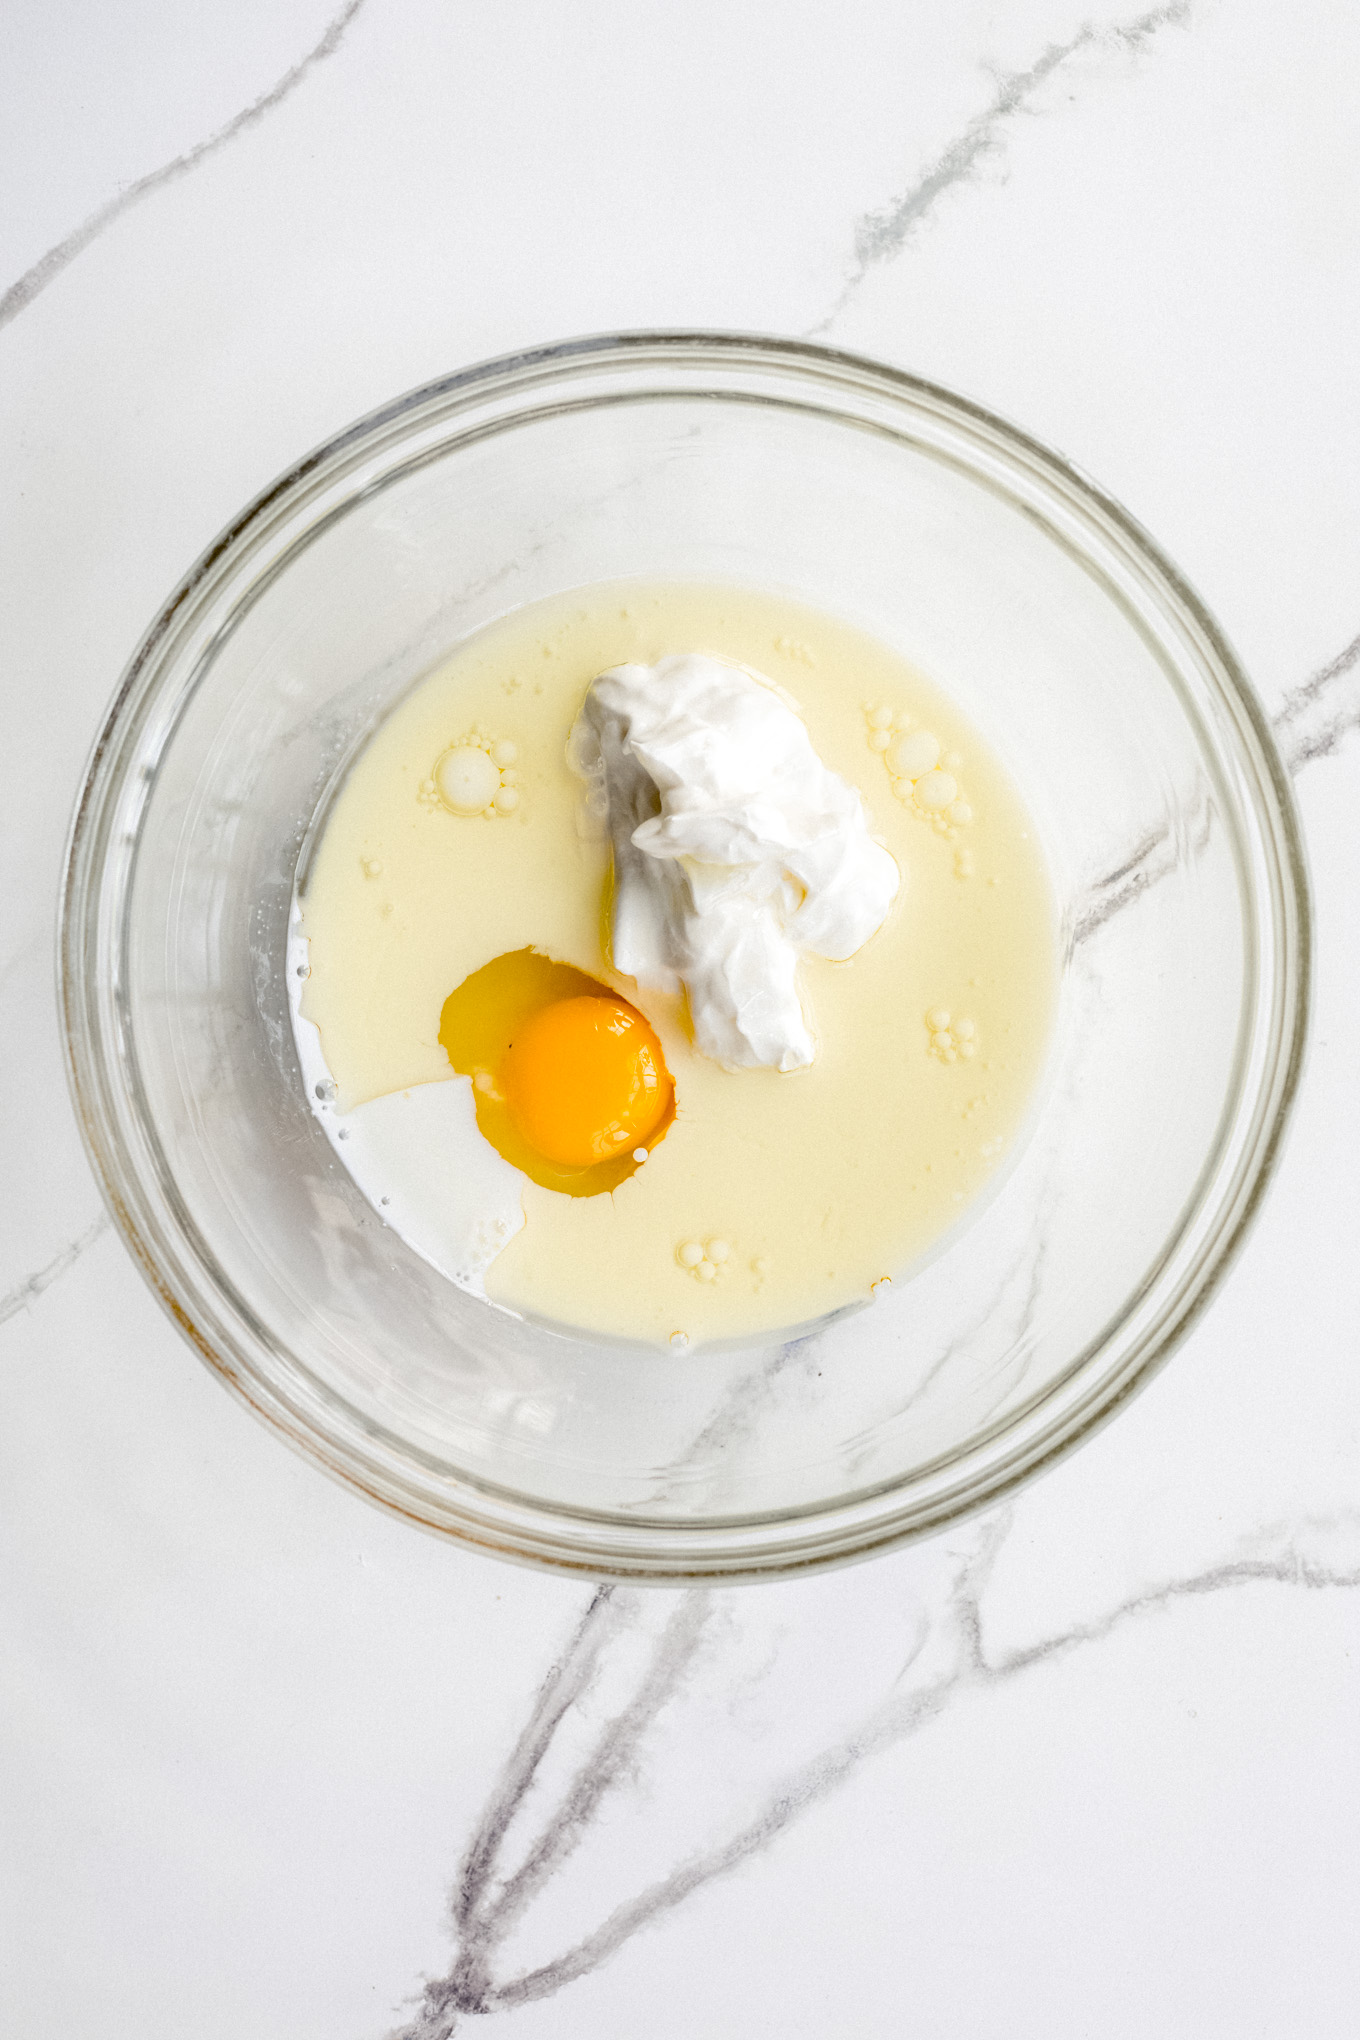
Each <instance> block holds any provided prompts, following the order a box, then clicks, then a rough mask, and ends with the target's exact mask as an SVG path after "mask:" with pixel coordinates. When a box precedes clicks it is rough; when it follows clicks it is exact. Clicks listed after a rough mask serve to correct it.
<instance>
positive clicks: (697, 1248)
mask: <svg viewBox="0 0 1360 2040" xmlns="http://www.w3.org/2000/svg"><path fill="white" fill-rule="evenodd" d="M675 1258H676V1260H677V1261H678V1262H679V1263H680V1266H681V1267H682V1268H683V1269H684V1270H685V1273H686V1274H687V1275H692V1276H693V1277H694V1279H695V1281H696V1282H716V1281H717V1279H718V1277H719V1275H725V1274H727V1272H728V1270H729V1269H730V1268H731V1266H732V1249H731V1247H730V1246H729V1245H728V1244H727V1241H726V1240H685V1241H683V1242H682V1243H681V1245H680V1246H678V1247H677V1248H676V1250H675Z"/></svg>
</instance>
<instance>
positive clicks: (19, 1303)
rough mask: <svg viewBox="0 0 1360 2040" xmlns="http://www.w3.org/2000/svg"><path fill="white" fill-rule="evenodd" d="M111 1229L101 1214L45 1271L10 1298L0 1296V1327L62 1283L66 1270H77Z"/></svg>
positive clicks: (36, 1275) (31, 1278) (37, 1272)
mask: <svg viewBox="0 0 1360 2040" xmlns="http://www.w3.org/2000/svg"><path fill="white" fill-rule="evenodd" d="M108 1229H109V1215H108V1213H107V1211H101V1212H100V1214H99V1216H98V1218H97V1219H96V1220H95V1221H94V1224H93V1225H87V1226H86V1228H85V1230H84V1232H83V1233H80V1234H78V1235H77V1237H76V1238H75V1239H73V1240H69V1241H68V1242H67V1244H66V1245H65V1246H64V1247H63V1248H62V1250H61V1252H60V1253H59V1254H54V1255H53V1256H52V1259H51V1260H50V1261H48V1262H47V1263H46V1265H45V1266H44V1267H41V1268H39V1269H37V1270H36V1271H35V1272H34V1273H33V1274H32V1275H28V1276H26V1277H25V1278H24V1280H23V1281H22V1282H21V1283H20V1284H19V1285H18V1287H17V1288H16V1289H11V1290H10V1292H9V1294H8V1296H0V1325H3V1324H4V1323H5V1322H6V1320H7V1319H9V1318H12V1317H16V1316H17V1315H18V1313H19V1312H20V1311H21V1310H27V1309H28V1307H29V1305H30V1304H31V1303H36V1302H37V1300H38V1298H39V1297H40V1296H41V1295H42V1293H43V1291H44V1290H45V1289H50V1288H51V1287H52V1284H53V1283H54V1282H60V1280H61V1278H62V1276H63V1275H64V1274H65V1273H66V1271H67V1269H68V1268H74V1267H75V1265H76V1262H77V1261H78V1260H79V1259H80V1257H81V1255H82V1254H83V1253H84V1252H85V1249H86V1248H87V1247H92V1246H93V1245H94V1243H95V1241H96V1240H97V1239H98V1238H99V1237H100V1235H101V1234H102V1233H105V1232H107V1231H108Z"/></svg>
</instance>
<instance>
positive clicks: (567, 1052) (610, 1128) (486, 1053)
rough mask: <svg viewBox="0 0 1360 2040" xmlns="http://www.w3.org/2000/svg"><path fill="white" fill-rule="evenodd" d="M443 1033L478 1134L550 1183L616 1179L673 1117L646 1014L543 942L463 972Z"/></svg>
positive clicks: (584, 1188) (567, 1187) (668, 1084)
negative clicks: (467, 1084)
mask: <svg viewBox="0 0 1360 2040" xmlns="http://www.w3.org/2000/svg"><path fill="white" fill-rule="evenodd" d="M439 1039H440V1041H441V1042H442V1044H443V1046H444V1050H445V1052H446V1054H447V1055H448V1058H449V1061H450V1063H451V1064H452V1066H453V1068H454V1069H455V1070H457V1071H458V1072H459V1074H460V1075H462V1076H467V1077H471V1079H472V1095H473V1100H474V1103H475V1105H476V1111H477V1124H478V1126H479V1127H480V1129H481V1131H482V1134H483V1136H484V1137H485V1138H486V1139H487V1140H489V1141H490V1143H491V1145H492V1147H494V1148H495V1149H496V1151H497V1153H498V1154H502V1155H504V1157H505V1159H506V1161H507V1162H512V1163H513V1164H514V1166H515V1167H516V1168H517V1169H521V1170H523V1172H524V1174H525V1175H526V1176H528V1177H529V1178H530V1180H531V1181H532V1182H535V1183H539V1184H541V1185H542V1187H543V1188H544V1189H545V1190H558V1191H561V1192H562V1193H563V1194H564V1195H566V1196H568V1197H598V1196H600V1195H601V1194H602V1193H604V1192H606V1191H612V1190H617V1189H618V1188H619V1186H620V1185H621V1184H623V1183H625V1182H627V1180H628V1178H629V1177H630V1176H633V1175H636V1173H637V1170H638V1168H639V1166H640V1163H639V1160H638V1157H639V1155H640V1156H641V1158H642V1160H643V1161H645V1160H646V1159H647V1155H648V1153H649V1152H650V1151H651V1149H652V1148H654V1147H655V1146H656V1145H657V1143H658V1142H659V1141H661V1140H663V1139H664V1138H665V1135H666V1133H667V1131H668V1129H669V1127H670V1124H671V1121H672V1120H673V1119H674V1118H675V1086H674V1084H673V1083H672V1081H671V1075H670V1071H669V1070H668V1069H667V1068H666V1061H665V1055H664V1052H663V1050H662V1047H661V1043H660V1041H659V1040H658V1038H657V1035H656V1033H655V1031H654V1030H653V1028H652V1027H651V1025H650V1023H649V1022H648V1021H647V1019H646V1018H645V1017H644V1015H643V1014H641V1013H639V1012H638V1010H637V1008H636V1007H635V1006H632V1005H630V1004H629V1002H628V1001H627V999H624V998H622V997H620V995H619V994H618V993H617V992H615V991H614V990H613V989H612V988H611V987H610V986H609V985H607V984H603V983H601V981H600V980H599V978H594V977H590V976H588V975H587V974H586V972H585V971H582V970H577V969H576V968H575V966H574V965H572V964H568V963H557V962H555V961H554V959H553V958H552V957H550V956H544V955H543V954H542V953H541V952H540V951H539V950H536V949H517V950H514V951H511V952H508V953H507V954H506V955H504V956H497V957H493V958H492V960H491V962H490V963H486V964H483V965H482V967H481V969H480V970H475V971H473V973H472V975H471V977H467V978H464V980H463V982H462V984H460V985H459V986H458V987H457V988H456V990H454V991H452V992H450V994H449V996H448V998H447V999H446V1000H445V1001H444V1006H443V1011H442V1012H441V1014H440V1020H439Z"/></svg>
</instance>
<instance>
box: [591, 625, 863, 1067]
mask: <svg viewBox="0 0 1360 2040" xmlns="http://www.w3.org/2000/svg"><path fill="white" fill-rule="evenodd" d="M569 756H570V758H571V761H572V764H573V765H574V767H575V769H576V770H577V771H578V772H579V773H580V774H581V776H582V777H583V778H584V779H585V781H586V783H587V795H586V806H587V809H588V811H589V812H590V813H591V814H592V815H593V816H594V817H595V818H596V819H597V821H598V822H599V823H601V824H603V825H604V826H605V827H607V829H608V832H609V836H610V839H611V842H612V845H613V852H614V908H613V953H614V967H615V969H616V970H619V971H622V972H624V973H625V974H626V975H627V976H629V977H632V978H635V979H636V980H637V982H638V984H639V985H640V986H642V987H644V988H650V989H653V990H657V991H666V992H675V991H678V990H679V989H680V986H681V984H683V985H684V987H685V989H686V991H687V992H688V994H689V1004H690V1013H691V1016H692V1018H693V1022H694V1040H695V1045H696V1047H697V1048H698V1049H699V1050H700V1052H701V1054H703V1055H706V1056H709V1057H711V1058H712V1059H713V1060H714V1061H715V1062H719V1063H723V1064H726V1065H727V1066H728V1067H729V1068H736V1069H759V1068H773V1069H779V1070H794V1069H802V1068H804V1067H805V1066H806V1065H807V1064H808V1063H810V1062H811V1061H812V1059H813V1056H814V1054H815V1053H816V1047H815V1043H814V1041H813V1038H812V1034H811V1031H810V1030H809V1028H808V1024H807V1020H806V1018H805V1016H804V1013H803V1007H802V1002H801V1000H800V998H799V996H798V959H799V957H800V955H801V954H803V953H804V952H805V951H806V952H811V953H812V954H813V955H816V956H825V957H829V958H831V959H833V960H835V961H838V962H839V961H841V960H843V959H844V958H846V957H849V956H853V955H854V953H855V951H856V950H857V949H860V948H862V947H863V945H864V944H865V943H866V942H867V941H868V939H869V937H870V936H871V935H872V934H873V933H874V932H875V930H876V929H877V928H879V927H881V925H882V923H883V921H884V919H885V917H886V916H887V912H888V909H889V907H891V905H892V903H893V900H894V899H895V898H896V896H897V891H898V887H899V885H900V883H901V877H900V874H899V872H898V868H897V864H896V861H895V860H894V858H893V857H892V855H891V854H890V852H888V851H887V850H885V849H884V848H883V846H882V844H881V843H877V842H875V840H874V838H873V837H872V836H871V835H870V833H869V818H868V816H867V814H866V813H865V809H864V803H863V801H862V800H861V799H860V796H859V794H858V793H857V792H856V791H855V790H854V788H853V787H850V786H847V785H846V783H845V781H844V780H843V779H841V778H840V777H839V776H838V775H837V774H836V773H834V772H832V771H829V770H828V768H827V767H826V766H825V765H823V763H822V761H821V759H820V758H819V757H818V756H817V753H816V752H815V751H814V749H813V748H812V741H811V739H810V737H809V736H808V733H807V729H806V727H805V726H804V724H803V721H802V718H801V717H800V716H799V714H798V712H797V710H796V709H795V708H794V707H793V706H792V705H791V704H790V703H789V702H788V701H787V700H786V699H785V697H784V696H783V695H782V694H781V693H780V692H779V691H778V690H777V689H776V688H775V687H774V686H773V685H771V684H770V683H769V682H768V681H765V680H762V679H760V678H758V677H757V676H756V675H755V674H753V673H750V672H748V671H747V669H746V668H745V667H743V666H736V665H733V664H731V663H729V662H728V661H726V660H723V659H714V658H709V657H707V656H705V655H703V654H700V653H682V654H678V655H676V656H674V657H671V658H665V659H660V660H658V661H657V663H656V665H654V666H641V665H629V666H614V667H612V668H611V669H610V671H609V672H607V673H601V674H600V676H599V678H598V679H597V680H594V681H592V683H591V686H590V689H589V692H588V693H587V695H586V699H585V704H584V706H583V708H582V710H581V713H580V715H579V717H578V718H577V721H576V723H575V725H574V727H573V729H572V733H571V739H570V747H569Z"/></svg>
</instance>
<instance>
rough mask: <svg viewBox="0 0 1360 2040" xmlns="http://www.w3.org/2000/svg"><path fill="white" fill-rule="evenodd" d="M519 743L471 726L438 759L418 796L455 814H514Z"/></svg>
mask: <svg viewBox="0 0 1360 2040" xmlns="http://www.w3.org/2000/svg"><path fill="white" fill-rule="evenodd" d="M518 757H519V751H518V749H517V747H516V746H515V745H514V744H512V743H511V741H510V739H509V738H508V737H487V736H483V734H482V732H481V731H480V730H470V731H469V732H468V734H467V736H465V737H459V739H458V741H457V743H454V744H450V745H449V747H448V749H447V750H446V751H441V753H440V755H439V757H438V758H437V759H436V760H435V764H434V769H433V771H432V772H431V774H430V777H429V778H428V779H422V780H421V782H420V787H419V789H418V792H417V798H418V799H419V800H420V801H421V802H422V803H423V804H424V806H426V807H429V808H443V809H445V810H446V812H447V813H449V814H451V815H463V816H468V817H470V816H472V815H485V816H486V817H487V818H488V819H489V820H495V819H496V818H497V817H498V816H502V817H503V816H505V815H512V814H514V812H515V810H516V808H518V806H519V800H520V796H519V774H518V772H516V770H515V761H516V759H517V758H518Z"/></svg>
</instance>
